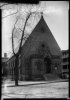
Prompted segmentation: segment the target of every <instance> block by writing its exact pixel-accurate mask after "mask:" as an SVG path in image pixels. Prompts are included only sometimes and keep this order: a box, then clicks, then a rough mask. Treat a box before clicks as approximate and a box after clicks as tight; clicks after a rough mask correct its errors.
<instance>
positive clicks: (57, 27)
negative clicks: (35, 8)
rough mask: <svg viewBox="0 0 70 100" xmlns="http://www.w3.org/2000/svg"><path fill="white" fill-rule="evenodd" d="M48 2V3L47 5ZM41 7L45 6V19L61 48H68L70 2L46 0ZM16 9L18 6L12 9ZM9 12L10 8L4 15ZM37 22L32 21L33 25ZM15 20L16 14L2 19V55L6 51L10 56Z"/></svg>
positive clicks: (4, 11)
mask: <svg viewBox="0 0 70 100" xmlns="http://www.w3.org/2000/svg"><path fill="white" fill-rule="evenodd" d="M45 4H46V5H45ZM40 5H41V8H43V7H45V11H44V12H43V16H44V19H45V21H46V23H47V25H48V27H49V28H50V30H51V32H52V34H53V35H54V37H55V39H56V41H57V43H58V45H59V46H60V48H61V50H67V49H68V48H69V43H68V42H69V40H68V39H69V32H68V30H69V29H68V27H69V26H68V24H69V18H68V16H69V15H68V10H69V3H68V2H67V1H48V2H47V1H46V2H41V4H40ZM15 10H16V6H15V7H14V8H13V10H12V11H15ZM7 14H8V9H7V10H3V13H2V17H3V16H6V15H7ZM38 21H39V18H38V20H37V19H36V22H34V20H33V22H32V26H33V24H34V23H35V24H36V23H38ZM14 22H15V15H11V16H9V17H6V18H3V19H2V57H3V56H4V53H7V54H8V57H9V56H10V52H11V50H12V48H11V42H10V37H11V32H12V29H13V25H14Z"/></svg>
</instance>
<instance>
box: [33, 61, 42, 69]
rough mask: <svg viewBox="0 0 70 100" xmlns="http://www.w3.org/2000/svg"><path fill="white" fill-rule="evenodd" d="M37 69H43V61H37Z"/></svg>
mask: <svg viewBox="0 0 70 100" xmlns="http://www.w3.org/2000/svg"><path fill="white" fill-rule="evenodd" d="M35 65H36V66H37V70H41V66H42V62H41V61H40V60H38V61H36V64H35Z"/></svg>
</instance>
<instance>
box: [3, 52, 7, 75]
mask: <svg viewBox="0 0 70 100" xmlns="http://www.w3.org/2000/svg"><path fill="white" fill-rule="evenodd" d="M7 61H8V58H7V54H6V53H4V57H2V75H4V73H5V71H6V69H7V68H8V67H7Z"/></svg>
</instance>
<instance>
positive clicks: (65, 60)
mask: <svg viewBox="0 0 70 100" xmlns="http://www.w3.org/2000/svg"><path fill="white" fill-rule="evenodd" d="M64 72H67V73H68V72H69V50H62V73H64Z"/></svg>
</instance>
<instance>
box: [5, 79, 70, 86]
mask: <svg viewBox="0 0 70 100" xmlns="http://www.w3.org/2000/svg"><path fill="white" fill-rule="evenodd" d="M68 81H69V80H68V79H66V80H56V81H45V82H41V83H32V84H19V85H18V86H15V85H10V86H7V87H19V86H30V85H39V84H48V83H56V82H68Z"/></svg>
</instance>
